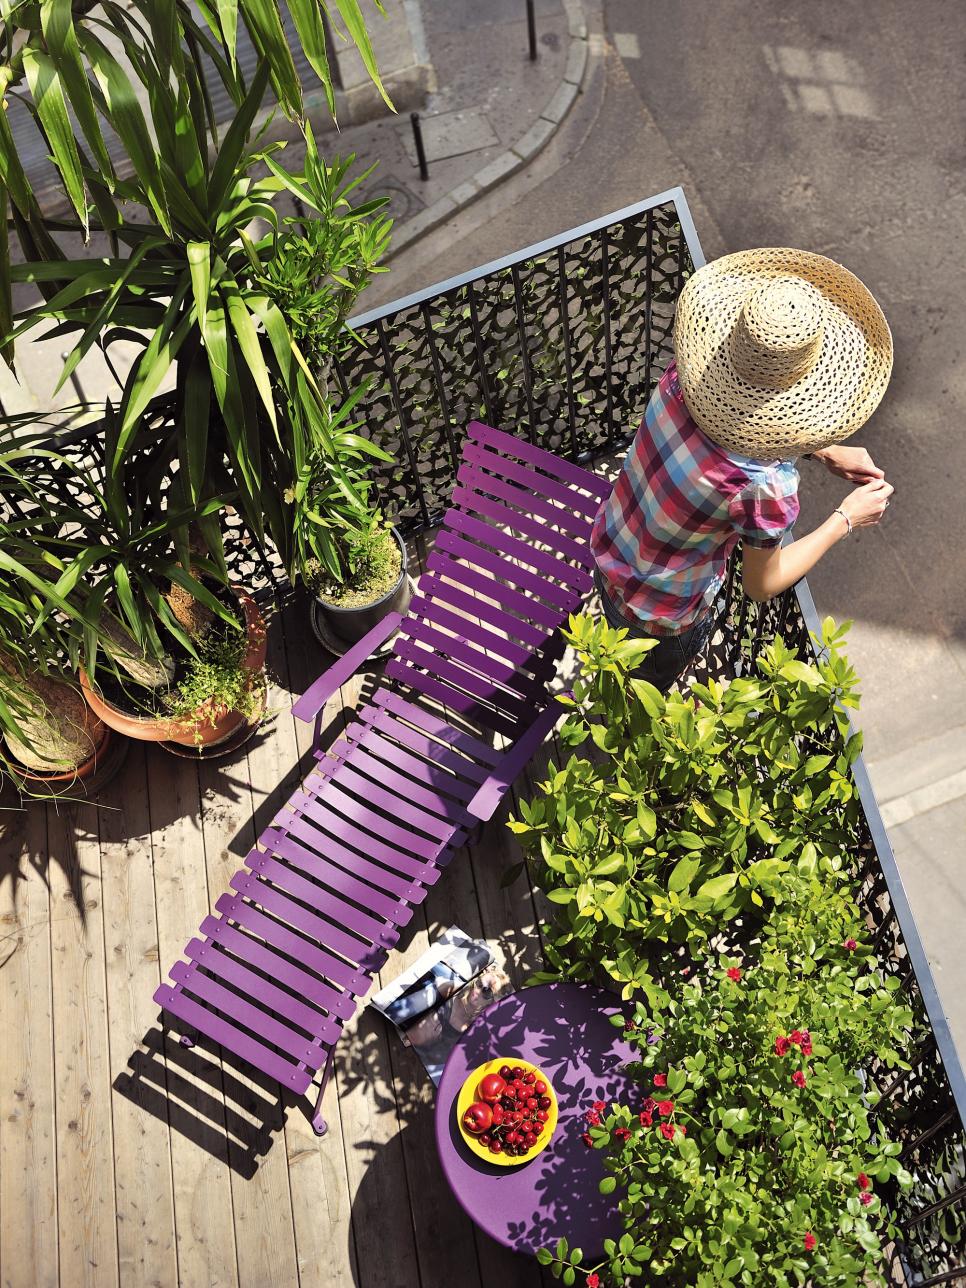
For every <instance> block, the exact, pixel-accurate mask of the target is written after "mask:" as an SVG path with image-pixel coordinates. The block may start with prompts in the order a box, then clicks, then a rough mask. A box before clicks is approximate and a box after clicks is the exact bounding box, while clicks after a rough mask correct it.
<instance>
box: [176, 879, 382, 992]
mask: <svg viewBox="0 0 966 1288" xmlns="http://www.w3.org/2000/svg"><path fill="white" fill-rule="evenodd" d="M215 911H216V912H220V913H221V916H222V920H218V919H216V918H215V917H212V916H209V917H206V918H205V920H204V922H202V930H203V932H204V934H206V935H208V936H209V937H211V938H217V936H218V935H219V934H221V933H222V932H221V930H220V927H221V926H228V923H229V921H230V922H232V923H234V925H236V926H240V927H242V928H243V929H245V930H248V931H250V932H251V933H252V934H254V935H258V936H259V937H260V938H261V939H264V940H265V942H266V943H267V944H271V946H272V947H273V948H276V949H278V951H279V952H283V953H287V954H288V955H289V957H294V958H296V960H298V961H300V962H302V963H304V965H305V966H307V967H308V968H309V970H312V971H314V972H315V973H316V974H317V975H322V976H324V977H325V978H326V979H330V980H331V981H332V982H333V984H337V985H338V986H339V987H340V988H344V989H345V990H346V992H348V993H351V994H352V995H353V997H361V996H362V995H363V993H366V992H368V990H369V987H370V985H371V983H372V980H371V978H370V976H369V974H368V972H367V971H365V970H360V969H359V967H358V966H356V965H354V959H353V962H349V961H343V959H342V958H341V957H337V956H336V954H335V953H331V952H329V951H328V949H327V948H324V947H323V946H322V945H321V944H319V943H318V942H315V943H313V942H312V941H311V940H309V939H306V938H305V936H304V935H302V934H300V933H299V932H298V931H295V930H291V929H290V928H289V927H288V926H284V925H282V923H281V922H278V921H275V920H274V918H272V917H270V916H268V915H267V914H266V913H265V912H263V911H262V910H261V908H258V907H256V906H255V904H253V903H246V902H245V900H244V899H243V898H242V896H241V895H240V894H222V895H219V896H218V900H217V902H216V903H215ZM212 922H214V923H215V924H214V925H211V924H209V923H212ZM229 928H230V927H229Z"/></svg>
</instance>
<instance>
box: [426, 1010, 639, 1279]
mask: <svg viewBox="0 0 966 1288" xmlns="http://www.w3.org/2000/svg"><path fill="white" fill-rule="evenodd" d="M614 1002H615V1005H616V1004H617V998H615V999H614ZM541 1022H542V1023H545V1024H546V1025H547V1028H546V1030H545V1032H543V1033H542V1035H541V1036H540V1038H539V1040H538V1042H537V1044H536V1046H535V1047H534V1046H532V1045H531V1047H530V1053H529V1055H528V1058H529V1059H531V1060H532V1062H533V1063H534V1064H535V1065H537V1066H538V1067H540V1068H548V1069H549V1068H556V1072H555V1073H554V1074H553V1075H552V1081H553V1086H554V1088H555V1090H556V1091H557V1092H558V1094H559V1093H560V1092H562V1091H563V1090H564V1089H565V1088H566V1090H567V1093H568V1097H567V1098H568V1100H569V1101H570V1104H571V1108H570V1109H569V1110H568V1111H567V1112H562V1113H561V1117H560V1121H559V1123H558V1125H557V1129H556V1131H555V1133H554V1136H553V1140H552V1141H551V1143H550V1145H549V1146H548V1147H547V1149H546V1150H545V1151H544V1153H543V1154H542V1155H541V1156H540V1170H539V1173H538V1176H537V1179H536V1182H535V1185H534V1193H535V1199H534V1203H533V1211H532V1212H531V1213H529V1214H528V1215H527V1216H525V1217H524V1218H522V1219H521V1220H520V1221H516V1222H513V1221H511V1222H509V1223H508V1226H507V1234H508V1236H509V1238H510V1239H511V1240H512V1241H513V1243H514V1244H515V1245H518V1246H519V1245H524V1246H527V1247H529V1248H530V1249H531V1250H533V1251H536V1249H537V1248H540V1247H545V1246H549V1245H551V1244H554V1243H556V1241H557V1239H558V1238H559V1237H560V1236H561V1235H564V1236H566V1237H567V1238H568V1239H571V1241H572V1242H573V1239H572V1237H571V1236H572V1234H573V1232H574V1231H576V1230H580V1229H582V1228H585V1226H586V1219H587V1208H588V1203H591V1204H602V1206H603V1207H604V1208H605V1209H606V1208H608V1207H609V1206H610V1201H607V1202H604V1201H603V1200H601V1198H600V1196H599V1190H598V1184H599V1182H600V1180H601V1178H602V1177H603V1176H604V1174H605V1173H604V1168H603V1164H602V1160H601V1156H600V1154H599V1153H598V1152H597V1151H596V1150H591V1149H588V1148H587V1147H586V1146H585V1145H584V1143H583V1141H582V1140H581V1139H580V1138H581V1135H582V1134H583V1132H584V1131H585V1130H586V1128H585V1124H584V1122H583V1113H584V1111H585V1110H586V1109H589V1108H590V1106H591V1105H592V1104H593V1102H594V1101H595V1100H597V1099H603V1100H608V1101H609V1100H611V1099H613V1098H615V1096H618V1095H620V1096H621V1097H622V1098H623V1090H624V1089H625V1088H626V1083H625V1080H624V1078H623V1076H622V1075H620V1074H619V1073H618V1069H619V1061H618V1059H617V1057H616V1056H615V1059H614V1063H613V1066H612V1068H613V1073H611V1074H608V1073H605V1074H604V1075H603V1076H598V1075H595V1074H593V1073H591V1072H590V1066H592V1065H594V1064H597V1065H598V1066H599V1064H600V1061H601V1055H600V1052H601V1048H602V1045H603V1041H606V1035H607V1028H608V1027H609V1022H605V1027H604V1028H603V1029H602V1025H601V1017H600V1016H599V1015H598V1016H594V1017H591V1018H588V1020H587V1021H586V1022H580V1021H578V1022H574V1021H573V1018H572V1016H564V1015H558V1016H552V1017H550V1018H549V1019H546V1018H542V1020H541ZM602 1035H603V1041H602ZM611 1035H612V1031H611ZM474 1038H475V1039H476V1041H475V1042H474ZM528 1042H530V1043H532V1033H531V1032H530V1030H529V1029H528V1028H527V1026H526V1024H525V1023H524V1022H523V1019H522V1016H517V1015H515V1014H514V1013H513V1011H512V1010H510V1009H509V1008H507V1007H506V1004H505V1003H504V1004H503V1006H502V1008H501V1023H500V1024H499V1026H498V1027H497V1026H494V1025H493V1024H491V1025H489V1026H487V1028H485V1029H482V1030H478V1031H477V1032H476V1033H475V1034H471V1035H470V1038H469V1039H468V1041H467V1046H466V1053H467V1060H468V1063H469V1064H470V1066H471V1067H472V1066H474V1065H476V1064H477V1063H482V1062H483V1061H484V1060H486V1059H487V1058H492V1055H493V1053H494V1052H504V1051H505V1052H513V1051H517V1050H520V1049H521V1047H523V1046H524V1044H526V1043H528ZM618 1088H620V1089H621V1090H620V1091H618ZM450 1139H451V1141H452V1143H453V1145H454V1147H455V1148H456V1149H457V1151H458V1152H459V1153H460V1155H461V1156H462V1157H464V1158H465V1159H468V1160H471V1161H472V1163H473V1165H476V1164H477V1160H476V1159H475V1158H472V1156H471V1155H470V1153H469V1151H468V1150H467V1147H466V1145H465V1143H464V1142H463V1141H462V1139H461V1137H460V1134H459V1129H458V1127H457V1124H456V1116H455V1114H453V1115H451V1122H450ZM533 1161H534V1163H536V1162H537V1160H536V1159H534V1160H533ZM478 1165H479V1166H480V1167H481V1168H483V1169H486V1170H487V1171H489V1170H490V1169H489V1168H487V1164H486V1163H485V1162H482V1161H480V1162H479V1164H478ZM524 1166H527V1164H524ZM613 1209H614V1219H613V1221H612V1222H611V1223H610V1224H609V1225H608V1226H607V1228H605V1229H601V1230H600V1233H599V1242H598V1246H597V1247H596V1248H589V1247H585V1248H584V1251H585V1253H586V1254H595V1253H597V1252H599V1251H600V1250H601V1248H602V1246H603V1240H604V1239H605V1238H606V1237H608V1236H611V1237H615V1238H617V1237H619V1236H620V1233H621V1222H620V1216H619V1214H618V1212H617V1206H616V1201H615V1202H614V1203H613ZM595 1233H596V1232H595ZM577 1242H578V1243H579V1240H577Z"/></svg>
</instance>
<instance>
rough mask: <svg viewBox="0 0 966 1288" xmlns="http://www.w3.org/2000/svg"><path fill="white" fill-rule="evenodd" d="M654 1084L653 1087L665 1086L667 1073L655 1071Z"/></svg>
mask: <svg viewBox="0 0 966 1288" xmlns="http://www.w3.org/2000/svg"><path fill="white" fill-rule="evenodd" d="M654 1085H655V1087H666V1086H667V1074H666V1073H656V1074H655V1075H654Z"/></svg>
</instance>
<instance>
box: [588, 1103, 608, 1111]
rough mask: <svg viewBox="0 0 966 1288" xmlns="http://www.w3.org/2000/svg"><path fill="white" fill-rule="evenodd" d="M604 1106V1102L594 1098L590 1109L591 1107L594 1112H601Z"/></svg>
mask: <svg viewBox="0 0 966 1288" xmlns="http://www.w3.org/2000/svg"><path fill="white" fill-rule="evenodd" d="M606 1108H607V1106H606V1105H605V1104H604V1102H603V1100H595V1101H594V1103H593V1104H592V1105H591V1109H593V1111H594V1113H595V1114H602V1113H603V1112H604V1110H605V1109H606Z"/></svg>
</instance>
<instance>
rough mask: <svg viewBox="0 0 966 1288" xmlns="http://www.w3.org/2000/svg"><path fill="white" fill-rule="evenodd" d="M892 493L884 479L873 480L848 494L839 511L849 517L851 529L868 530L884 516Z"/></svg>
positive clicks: (892, 488) (891, 487)
mask: <svg viewBox="0 0 966 1288" xmlns="http://www.w3.org/2000/svg"><path fill="white" fill-rule="evenodd" d="M840 450H841V449H840ZM894 491H895V488H894V487H893V486H892V484H891V483H887V482H886V481H885V479H873V480H872V481H871V482H869V483H863V484H862V486H861V487H857V488H856V489H855V490H854V491H852V492H850V493H849V495H848V496H847V497H846V498H845V500H844V501H843V502H842V504H841V505H840V506H839V509H840V510H844V511H845V513H846V514H847V515H848V516H849V519H850V520H851V523H852V527H853V528H869V527H872V526H873V525H874V524H876V523H878V522H879V520H880V519H881V518H882V516H883V515H884V514H885V512H886V506H887V505H888V504H889V497H890V496H892V493H893V492H894Z"/></svg>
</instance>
